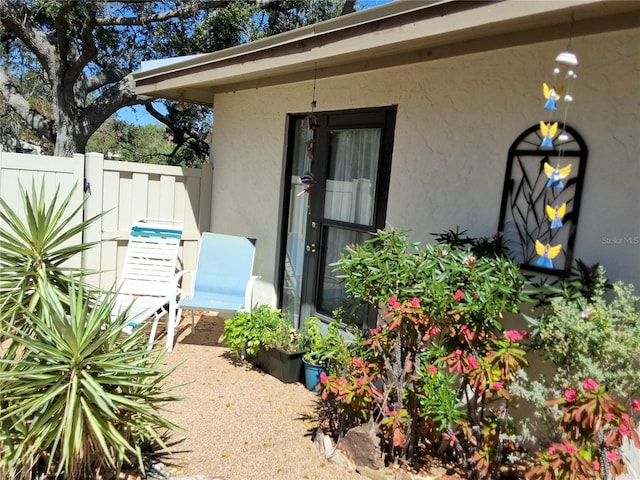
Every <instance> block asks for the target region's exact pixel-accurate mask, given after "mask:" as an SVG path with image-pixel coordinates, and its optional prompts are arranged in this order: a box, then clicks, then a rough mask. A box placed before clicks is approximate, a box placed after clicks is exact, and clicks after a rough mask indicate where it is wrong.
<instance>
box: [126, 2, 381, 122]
mask: <svg viewBox="0 0 640 480" xmlns="http://www.w3.org/2000/svg"><path fill="white" fill-rule="evenodd" d="M392 1H393V0H358V5H359V7H361V8H359V10H366V9H367V8H372V7H378V6H380V5H384V4H385V3H389V2H392ZM155 105H156V109H158V110H159V111H160V112H162V113H166V109H165V108H164V106H163V105H162V103H160V102H158V103H156V104H155ZM116 118H117V119H118V120H122V121H124V122H127V123H132V124H134V125H150V124H157V123H159V122H158V121H157V120H156V119H155V118H153V117H152V116H151V115H149V114H148V113H147V111H146V110H145V108H144V106H142V105H134V106H133V107H125V108H122V109H120V110H118V112H117V113H116Z"/></svg>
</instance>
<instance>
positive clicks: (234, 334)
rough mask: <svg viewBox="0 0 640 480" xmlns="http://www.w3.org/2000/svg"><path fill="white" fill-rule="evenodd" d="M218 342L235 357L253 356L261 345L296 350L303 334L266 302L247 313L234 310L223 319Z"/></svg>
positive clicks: (280, 312)
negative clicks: (224, 345) (228, 316)
mask: <svg viewBox="0 0 640 480" xmlns="http://www.w3.org/2000/svg"><path fill="white" fill-rule="evenodd" d="M220 342H221V343H225V344H226V345H227V346H228V347H229V349H230V350H231V351H232V352H234V353H235V354H236V355H237V356H238V357H243V356H244V355H245V354H247V355H255V354H256V353H257V352H258V350H260V349H261V348H264V349H265V350H269V349H271V348H281V349H283V350H287V351H298V350H301V349H302V348H303V346H304V337H303V335H302V333H301V332H299V331H298V330H296V329H294V328H293V326H292V325H291V323H290V322H289V317H288V314H287V313H285V312H282V311H281V310H279V309H275V308H272V307H270V306H269V305H259V306H258V307H256V308H254V309H253V310H252V311H250V312H237V313H235V314H234V315H233V316H232V317H231V318H229V319H227V320H225V322H224V328H223V330H222V335H221V337H220Z"/></svg>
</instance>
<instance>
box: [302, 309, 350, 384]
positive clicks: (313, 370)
mask: <svg viewBox="0 0 640 480" xmlns="http://www.w3.org/2000/svg"><path fill="white" fill-rule="evenodd" d="M321 324H322V321H321V320H320V319H319V318H318V317H309V318H308V319H307V321H306V322H305V324H304V327H305V329H304V340H305V343H304V345H305V349H306V352H305V353H304V355H303V356H302V363H303V365H304V372H305V385H306V387H307V389H309V390H310V391H312V392H316V393H317V392H318V391H319V387H318V385H319V383H320V375H321V373H322V372H325V373H328V372H331V371H339V370H340V369H341V368H342V367H343V366H344V365H345V364H347V363H348V362H349V361H350V360H351V352H350V348H349V342H348V341H347V340H346V339H345V338H344V336H343V333H342V332H341V328H340V327H341V322H340V321H339V320H337V319H336V320H333V321H332V322H331V323H329V324H328V325H327V327H326V334H323V333H322V328H321Z"/></svg>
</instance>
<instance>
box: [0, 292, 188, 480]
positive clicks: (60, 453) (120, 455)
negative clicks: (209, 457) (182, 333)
mask: <svg viewBox="0 0 640 480" xmlns="http://www.w3.org/2000/svg"><path fill="white" fill-rule="evenodd" d="M66 290H67V291H68V292H69V295H70V297H69V300H70V301H69V305H68V306H67V305H65V304H64V303H63V302H62V301H61V300H60V299H59V298H58V296H57V294H56V292H55V288H54V287H53V286H47V285H42V286H41V294H42V299H41V308H40V309H39V311H38V315H37V316H36V315H35V314H34V313H32V312H29V311H28V310H25V315H26V316H27V320H28V321H29V324H30V328H29V329H28V330H27V329H25V328H20V327H17V326H16V327H12V326H11V325H9V326H5V327H3V329H2V333H3V335H4V336H5V337H6V338H7V339H10V340H11V344H10V347H9V348H8V349H7V351H6V352H5V353H4V355H3V356H2V358H1V359H0V391H2V397H1V399H0V446H1V447H2V452H3V454H2V456H1V457H0V472H2V473H3V478H7V479H22V478H24V479H29V478H32V476H33V475H34V474H44V475H54V476H56V478H58V476H59V477H60V478H62V479H69V480H71V479H78V478H85V476H88V475H89V474H92V475H96V474H97V473H99V472H103V473H104V472H113V471H116V472H120V470H121V469H122V467H123V465H130V464H133V466H137V467H138V468H139V469H140V470H141V471H144V464H143V454H142V451H141V445H142V444H143V443H144V442H146V441H151V442H155V443H157V444H158V445H159V446H161V447H162V448H166V445H165V444H164V442H163V440H162V436H161V435H160V433H158V430H159V429H164V430H166V429H169V430H175V429H177V427H176V426H175V425H174V424H172V423H171V422H169V421H168V420H166V419H165V418H164V417H163V416H162V414H161V413H160V411H161V409H162V406H163V404H165V403H166V402H170V401H175V400H176V397H174V396H172V395H170V392H169V391H168V390H166V389H165V388H163V386H162V384H163V382H164V380H165V379H166V378H167V377H168V376H169V375H170V373H171V371H163V370H161V361H162V351H158V350H147V349H146V348H144V345H145V342H144V339H143V338H141V335H143V333H141V332H142V330H140V331H138V332H134V334H133V335H131V336H129V337H124V338H120V336H121V330H122V327H123V326H124V325H125V324H126V319H125V317H124V314H123V315H122V316H120V317H118V318H116V319H115V320H114V321H113V322H112V321H111V311H112V309H113V307H114V304H115V298H114V297H109V296H106V297H101V298H98V299H97V300H96V301H95V302H93V301H91V300H88V299H87V296H86V295H85V294H84V291H83V288H82V285H81V284H78V283H72V284H70V285H68V287H67V289H66Z"/></svg>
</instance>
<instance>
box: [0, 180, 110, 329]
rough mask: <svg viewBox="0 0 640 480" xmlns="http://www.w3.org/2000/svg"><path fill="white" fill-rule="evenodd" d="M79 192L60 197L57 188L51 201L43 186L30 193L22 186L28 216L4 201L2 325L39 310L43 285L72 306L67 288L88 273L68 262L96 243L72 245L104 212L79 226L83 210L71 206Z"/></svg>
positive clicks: (0, 212) (0, 201) (0, 281)
mask: <svg viewBox="0 0 640 480" xmlns="http://www.w3.org/2000/svg"><path fill="white" fill-rule="evenodd" d="M75 188H76V187H74V188H72V189H71V191H70V192H69V193H68V194H67V196H65V197H61V196H60V191H59V190H60V189H59V187H58V189H56V191H55V193H54V195H53V196H52V197H51V198H50V199H47V198H45V186H44V182H42V183H41V185H40V188H39V190H38V189H36V187H35V184H34V185H32V186H31V192H30V193H28V192H26V191H25V190H24V189H23V188H22V186H20V192H21V199H22V210H23V212H24V215H19V214H18V212H17V211H15V210H13V209H12V208H11V207H10V206H9V205H8V204H7V203H6V202H5V201H4V200H3V199H0V221H1V222H2V223H3V227H2V228H0V251H1V252H2V254H1V255H0V269H1V270H2V276H1V277H0V311H1V312H2V316H3V320H4V321H10V320H12V319H14V320H15V319H16V316H19V315H20V310H21V309H24V308H26V309H28V310H30V311H36V310H37V309H38V305H39V304H40V302H41V301H42V286H43V285H54V286H55V287H56V288H55V290H54V291H53V294H54V295H56V296H58V297H59V298H61V299H62V300H63V301H64V302H67V303H68V301H69V300H68V297H69V292H68V286H69V285H70V284H71V281H72V280H74V279H77V278H79V277H81V276H82V275H83V274H84V273H86V272H83V271H82V270H81V269H73V268H70V267H69V266H68V262H69V261H70V260H71V259H72V258H73V257H77V256H78V255H79V254H80V253H82V252H84V251H85V250H87V249H89V248H91V247H92V246H93V245H95V243H90V242H87V243H82V240H81V239H80V243H73V241H74V240H75V238H76V237H77V236H79V235H81V234H82V232H83V231H84V230H85V229H86V228H87V227H88V226H89V225H91V224H92V223H93V222H95V221H96V220H97V219H98V218H100V217H101V216H102V215H103V214H99V215H96V216H94V217H92V218H89V219H87V220H84V221H81V222H76V221H75V219H76V218H77V217H78V214H79V213H80V212H81V211H82V207H83V206H82V204H80V205H79V206H77V207H71V206H70V202H71V199H72V198H73V192H74V190H75ZM50 293H51V292H50Z"/></svg>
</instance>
